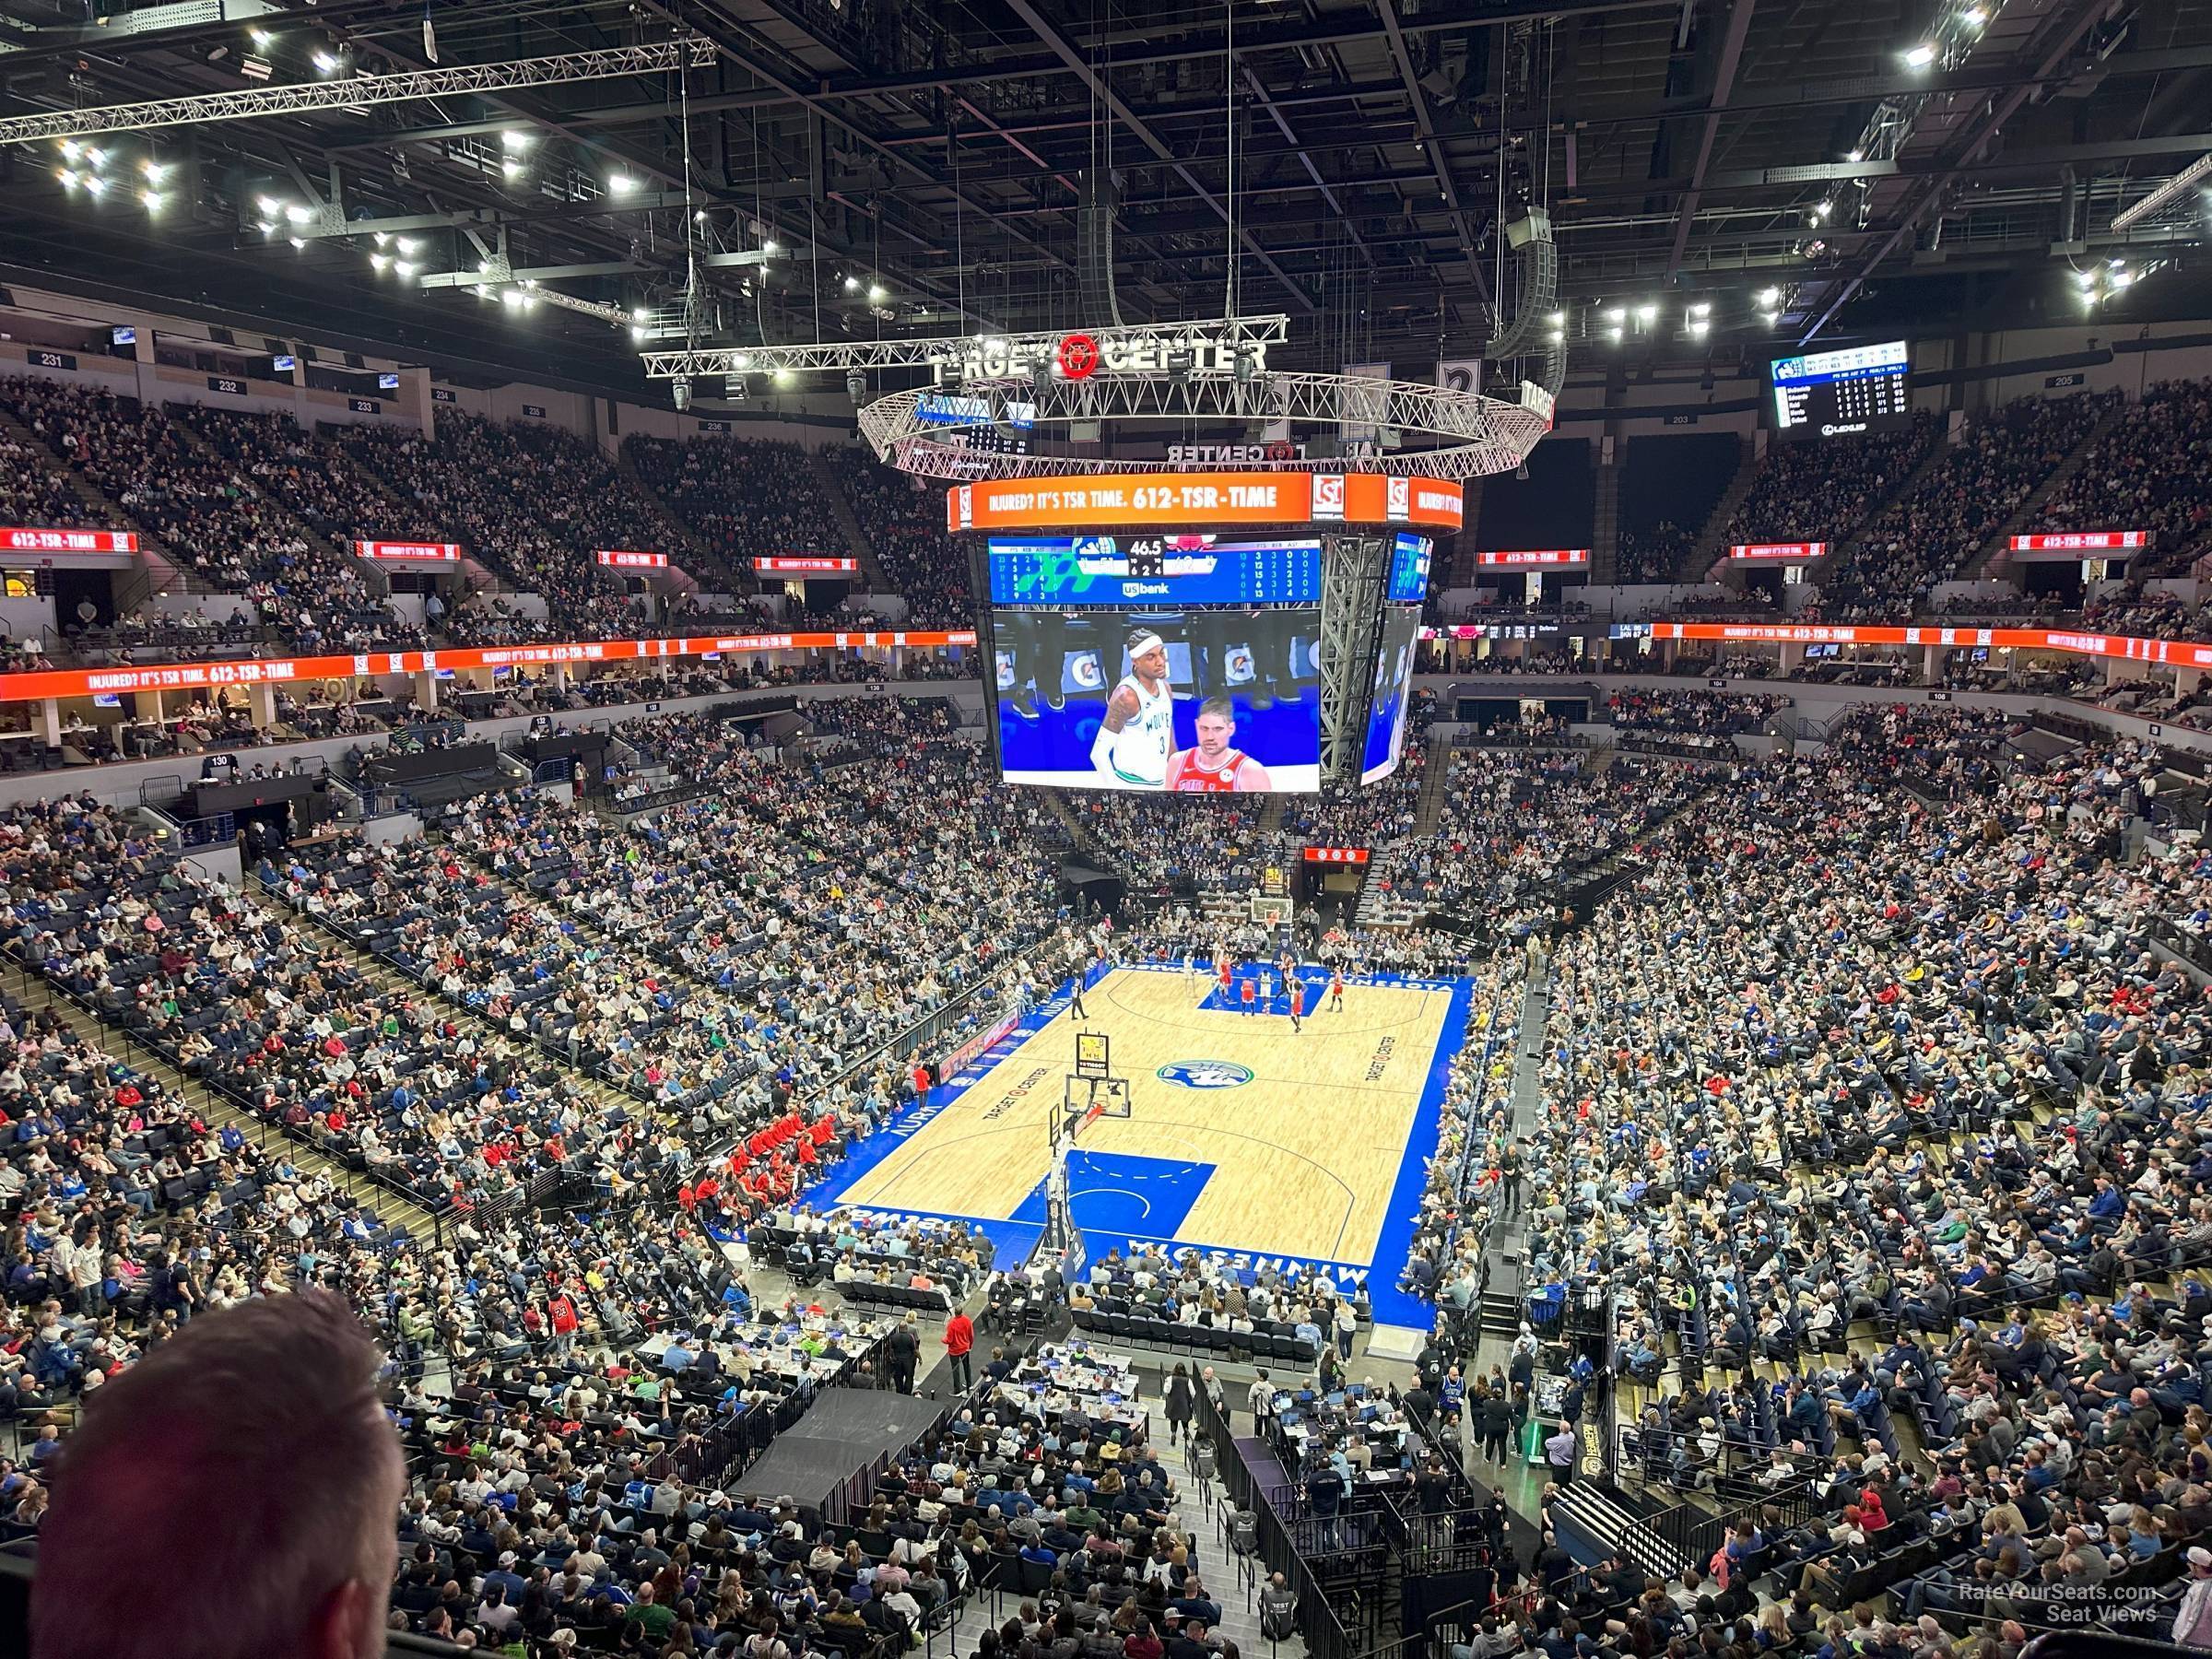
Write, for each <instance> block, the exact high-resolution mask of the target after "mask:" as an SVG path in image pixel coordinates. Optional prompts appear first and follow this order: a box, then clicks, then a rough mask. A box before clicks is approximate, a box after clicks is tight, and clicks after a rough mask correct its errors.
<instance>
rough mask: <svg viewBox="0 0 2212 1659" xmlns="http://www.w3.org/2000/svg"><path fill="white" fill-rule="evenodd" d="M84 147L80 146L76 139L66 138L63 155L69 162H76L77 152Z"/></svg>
mask: <svg viewBox="0 0 2212 1659" xmlns="http://www.w3.org/2000/svg"><path fill="white" fill-rule="evenodd" d="M82 147H83V146H81V145H79V144H78V143H77V141H76V139H74V138H65V139H63V140H62V155H63V156H64V157H65V159H68V160H71V161H74V160H76V154H77V151H78V150H79V149H81V148H82Z"/></svg>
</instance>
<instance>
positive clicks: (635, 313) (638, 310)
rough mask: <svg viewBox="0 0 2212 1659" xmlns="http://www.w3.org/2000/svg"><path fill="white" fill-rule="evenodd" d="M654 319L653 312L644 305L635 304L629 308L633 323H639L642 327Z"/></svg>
mask: <svg viewBox="0 0 2212 1659" xmlns="http://www.w3.org/2000/svg"><path fill="white" fill-rule="evenodd" d="M652 319H653V313H652V312H649V311H647V310H646V309H645V308H644V307H643V306H641V305H633V306H631V307H630V308H629V320H630V321H631V322H632V323H635V324H638V325H639V326H641V327H642V326H643V325H644V324H647V323H649V322H651V321H652Z"/></svg>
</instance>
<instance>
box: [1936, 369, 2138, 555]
mask: <svg viewBox="0 0 2212 1659" xmlns="http://www.w3.org/2000/svg"><path fill="white" fill-rule="evenodd" d="M2129 414H2130V408H2129V406H2128V404H2127V403H2126V401H2125V400H2122V401H2121V402H2119V403H2116V404H2114V405H2113V406H2112V407H2111V408H2110V409H2108V410H2107V411H2105V415H2104V418H2103V419H2101V420H2100V421H2099V422H2098V423H2097V424H2096V425H2095V426H2093V427H2091V428H2090V429H2089V431H2088V436H2087V437H2085V438H2084V439H2083V440H2082V441H2080V442H2079V443H2077V444H2076V445H2075V446H2074V448H2073V449H2072V451H2070V452H2069V453H2067V455H2066V457H2065V459H2064V460H2063V461H2061V462H2060V463H2059V464H2058V465H2057V466H2055V467H2053V469H2052V472H2051V476H2050V477H2047V478H2045V479H2044V480H2043V481H2042V483H2041V484H2040V485H2038V486H2037V487H2036V488H2034V489H2032V490H2030V492H2029V493H2028V498H2027V500H2023V501H2022V502H2021V503H2020V504H2019V507H2018V509H2017V510H2016V511H2015V512H2013V514H2012V516H2011V517H2009V518H2007V519H2006V521H2005V522H2004V523H2003V524H1999V525H1998V526H1997V527H1996V528H1995V529H1994V530H1993V531H1991V532H1990V535H1989V539H1988V540H1987V541H1986V542H1984V543H1983V544H1982V546H1981V547H1980V548H1979V549H1978V550H1977V551H1976V552H1975V554H1974V556H1973V558H1971V559H1969V560H1968V561H1967V562H1966V565H1965V567H1964V568H1963V569H1962V570H1960V571H1959V580H1960V581H1965V582H1975V581H1982V580H1986V579H1988V578H1990V577H1993V576H1995V575H1997V574H1998V573H1999V570H1998V567H2001V566H2003V565H2004V564H2005V563H2006V557H2005V556H2006V553H2008V552H2009V551H2010V550H2011V547H2012V538H2013V537H2014V536H2016V535H2018V534H2019V533H2020V532H2021V531H2022V530H2023V529H2025V528H2026V527H2027V526H2028V525H2030V524H2033V523H2034V522H2035V516H2036V514H2037V513H2039V512H2042V510H2043V508H2044V506H2045V505H2046V504H2047V503H2048V502H2050V501H2051V500H2053V498H2055V497H2056V496H2057V494H2058V492H2059V491H2060V490H2062V489H2064V488H2065V487H2066V486H2067V485H2068V484H2069V483H2071V482H2072V481H2073V478H2074V475H2075V474H2076V473H2078V472H2079V471H2080V470H2081V469H2082V468H2083V467H2084V466H2085V465H2088V459H2089V456H2090V455H2091V454H2092V453H2095V451H2096V448H2097V446H2098V445H2099V444H2100V443H2102V442H2103V441H2104V439H2105V434H2106V433H2108V432H2110V431H2111V430H2112V429H2113V428H2114V427H2116V426H2118V425H2119V424H2120V423H2121V422H2122V421H2123V420H2125V419H2126V418H2128V416H2129Z"/></svg>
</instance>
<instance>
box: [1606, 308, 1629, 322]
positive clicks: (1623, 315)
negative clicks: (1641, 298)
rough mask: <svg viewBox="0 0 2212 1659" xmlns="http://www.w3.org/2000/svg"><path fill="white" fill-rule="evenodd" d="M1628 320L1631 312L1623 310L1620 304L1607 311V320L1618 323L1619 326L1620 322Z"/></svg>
mask: <svg viewBox="0 0 2212 1659" xmlns="http://www.w3.org/2000/svg"><path fill="white" fill-rule="evenodd" d="M1628 320H1629V313H1628V312H1625V311H1623V310H1622V309H1621V308H1620V307H1619V306H1618V305H1617V306H1615V307H1614V308H1613V309H1612V310H1611V311H1609V312H1606V322H1608V323H1611V324H1616V325H1617V326H1618V324H1622V323H1626V322H1627V321H1628Z"/></svg>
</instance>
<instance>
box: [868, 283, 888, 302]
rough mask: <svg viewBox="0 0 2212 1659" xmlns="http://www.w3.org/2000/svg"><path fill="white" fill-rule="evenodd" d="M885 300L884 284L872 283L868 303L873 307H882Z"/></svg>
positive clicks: (869, 285) (869, 288)
mask: <svg viewBox="0 0 2212 1659" xmlns="http://www.w3.org/2000/svg"><path fill="white" fill-rule="evenodd" d="M883 298H884V294H883V284H882V283H880V282H871V283H870V284H868V302H869V303H870V304H871V305H881V304H882V303H883Z"/></svg>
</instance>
